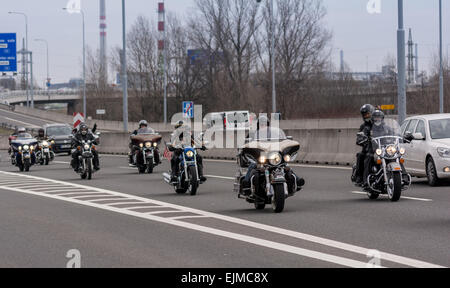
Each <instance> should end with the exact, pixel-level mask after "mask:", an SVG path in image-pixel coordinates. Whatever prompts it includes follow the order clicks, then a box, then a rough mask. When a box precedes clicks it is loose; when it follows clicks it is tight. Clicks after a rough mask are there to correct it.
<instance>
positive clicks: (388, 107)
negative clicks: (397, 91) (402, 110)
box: [381, 105, 395, 111]
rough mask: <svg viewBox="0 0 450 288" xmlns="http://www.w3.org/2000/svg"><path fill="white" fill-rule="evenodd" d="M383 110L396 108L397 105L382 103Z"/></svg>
mask: <svg viewBox="0 0 450 288" xmlns="http://www.w3.org/2000/svg"><path fill="white" fill-rule="evenodd" d="M381 110H385V111H387V110H395V105H381Z"/></svg>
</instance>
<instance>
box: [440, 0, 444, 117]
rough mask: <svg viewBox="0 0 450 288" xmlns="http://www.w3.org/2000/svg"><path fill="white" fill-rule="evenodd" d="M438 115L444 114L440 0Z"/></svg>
mask: <svg viewBox="0 0 450 288" xmlns="http://www.w3.org/2000/svg"><path fill="white" fill-rule="evenodd" d="M439 66H440V67H439V113H441V114H442V113H444V63H443V58H442V0H439Z"/></svg>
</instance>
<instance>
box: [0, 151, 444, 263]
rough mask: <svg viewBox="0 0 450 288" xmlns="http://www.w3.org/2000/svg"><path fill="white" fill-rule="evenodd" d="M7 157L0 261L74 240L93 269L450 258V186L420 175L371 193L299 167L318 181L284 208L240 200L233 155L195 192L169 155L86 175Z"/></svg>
mask: <svg viewBox="0 0 450 288" xmlns="http://www.w3.org/2000/svg"><path fill="white" fill-rule="evenodd" d="M1 156H2V162H1V163H0V223H1V224H0V230H1V231H0V233H1V234H0V235H2V236H1V237H2V241H0V267H65V265H66V263H67V261H69V259H68V258H67V257H66V254H67V251H69V250H71V249H77V250H78V251H80V254H81V266H82V267H201V268H202V267H207V268H211V267H217V268H221V267H225V268H226V267H230V268H236V267H239V268H247V267H257V268H259V267H261V268H262V267H275V268H276V267H284V268H291V267H294V268H295V267H366V265H367V263H368V262H369V261H372V263H377V264H378V263H379V264H380V266H383V267H430V266H431V267H434V266H435V265H440V266H446V267H449V266H450V241H449V239H450V209H449V206H450V189H449V186H450V185H448V184H447V185H446V186H443V187H438V188H430V187H428V186H427V185H426V183H425V181H420V180H415V183H414V185H413V186H412V187H411V190H409V191H407V192H405V193H404V196H405V197H408V198H402V200H401V201H400V202H398V203H391V202H389V201H388V200H387V199H386V198H382V199H379V200H376V201H371V200H368V198H367V197H366V196H365V195H361V194H357V193H355V192H358V189H356V188H355V187H354V186H353V185H352V184H351V183H350V181H349V177H350V173H351V171H350V170H349V169H348V168H345V167H321V166H295V167H294V169H295V171H296V172H297V173H298V174H299V175H301V176H302V177H304V178H305V179H306V182H307V184H306V186H305V188H304V190H302V191H301V192H299V193H298V194H297V195H296V196H294V197H292V198H289V199H288V200H287V204H286V209H285V211H284V212H283V213H282V214H274V213H272V211H271V209H270V208H266V210H264V211H257V210H255V209H254V208H253V206H252V205H251V204H248V203H246V202H245V201H244V200H241V199H237V196H236V195H235V194H234V193H233V192H232V188H233V181H232V178H233V176H234V174H235V168H236V167H235V164H233V163H231V162H223V161H222V162H220V161H207V162H205V171H206V174H208V175H209V176H208V181H207V182H206V183H205V184H204V185H202V186H201V187H200V189H199V193H198V195H197V196H194V197H193V196H188V195H177V194H175V192H174V191H173V189H172V188H171V187H170V186H168V185H167V184H166V183H165V182H164V181H163V179H162V175H161V173H163V172H165V171H166V170H167V169H168V163H164V164H163V165H162V166H160V167H157V168H156V170H155V173H154V174H152V175H139V174H138V173H137V170H136V169H131V168H129V167H127V160H126V158H125V157H119V156H106V155H105V156H102V159H101V163H102V170H101V171H100V172H99V173H97V174H95V175H94V179H93V180H91V181H82V180H81V179H80V178H79V177H78V175H77V174H75V173H74V172H73V171H72V170H70V169H69V157H57V159H56V161H55V162H53V163H52V164H51V165H50V166H48V167H37V166H34V167H32V168H31V172H30V173H18V169H17V168H16V167H12V166H11V165H10V164H9V163H8V161H7V158H6V156H7V155H5V153H4V152H3V153H2V155H1ZM48 179H51V180H48ZM372 249H374V250H377V251H379V252H376V251H370V250H372ZM378 253H380V254H378ZM368 255H369V256H368ZM372 255H374V256H375V257H377V256H380V258H381V260H380V262H377V261H376V259H374V258H373V257H374V256H372ZM374 261H375V262H374Z"/></svg>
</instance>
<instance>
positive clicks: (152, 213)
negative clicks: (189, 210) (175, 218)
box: [145, 210, 186, 215]
mask: <svg viewBox="0 0 450 288" xmlns="http://www.w3.org/2000/svg"><path fill="white" fill-rule="evenodd" d="M168 213H186V211H178V210H164V211H155V212H145V214H148V215H158V214H168Z"/></svg>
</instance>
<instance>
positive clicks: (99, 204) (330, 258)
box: [0, 171, 441, 268]
mask: <svg viewBox="0 0 450 288" xmlns="http://www.w3.org/2000/svg"><path fill="white" fill-rule="evenodd" d="M0 176H11V177H13V176H15V177H19V178H20V179H22V180H23V182H26V181H35V180H40V181H42V182H43V183H53V184H61V189H63V188H67V189H74V188H78V189H80V190H84V191H85V192H86V193H89V192H91V193H92V192H93V191H94V192H102V193H105V195H108V196H100V199H105V200H100V199H99V197H96V198H97V200H86V199H82V200H80V199H73V198H69V197H64V196H60V195H52V194H48V193H47V194H46V193H44V192H36V191H33V190H32V189H31V190H30V189H21V188H16V187H11V186H8V185H3V184H0V189H3V190H9V191H15V192H20V193H25V194H30V195H37V196H42V197H46V198H50V199H56V200H61V201H65V202H70V203H75V204H79V205H84V206H88V207H93V208H97V209H102V210H107V211H111V212H116V213H119V214H123V215H129V216H134V217H138V218H143V219H147V220H151V221H155V222H161V223H165V224H169V225H173V226H177V227H181V228H185V229H191V230H195V231H199V232H203V233H208V234H211V235H215V236H220V237H225V238H229V239H234V240H238V241H243V242H247V243H251V244H254V245H257V246H262V247H268V248H271V249H275V250H278V251H283V252H286V253H290V254H295V255H299V256H303V257H308V258H313V259H317V260H321V261H325V262H329V263H334V264H338V265H341V266H348V267H361V268H363V267H366V263H364V262H361V261H358V260H354V259H350V258H345V257H340V256H336V255H331V254H327V253H322V252H318V251H315V250H309V249H303V248H301V247H297V246H292V245H287V244H282V243H278V242H273V241H269V240H266V239H262V238H256V237H252V236H249V235H244V234H239V233H233V232H229V231H224V230H220V229H216V228H212V227H209V226H203V225H199V224H193V223H190V222H186V221H182V219H181V218H180V219H173V217H172V218H170V217H162V216H161V215H163V214H164V213H169V214H172V213H191V214H193V216H199V217H200V216H201V217H202V218H211V219H215V220H222V221H226V222H229V223H234V224H238V225H242V226H247V227H251V228H253V229H259V230H261V231H266V232H271V233H275V234H278V235H284V236H288V237H292V238H297V239H300V240H305V241H308V242H311V243H315V244H319V245H322V246H327V247H331V248H337V249H340V250H342V251H347V252H352V253H355V254H359V255H363V256H366V255H367V253H368V252H369V251H371V250H370V249H367V248H363V247H358V246H355V245H351V244H346V243H342V242H338V241H334V240H330V239H325V238H320V237H316V236H313V235H308V234H304V233H300V232H296V231H292V230H287V229H282V228H278V227H274V226H269V225H265V224H261V223H257V222H251V221H247V220H243V219H239V218H234V217H230V216H225V215H221V214H216V213H211V212H206V211H202V210H197V209H193V208H189V207H184V206H180V205H175V204H171V203H165V202H161V201H157V200H152V199H147V198H142V197H138V196H134V195H128V194H124V193H119V192H115V191H110V190H105V189H100V188H95V187H89V186H83V185H79V184H74V183H68V182H63V181H58V180H51V179H46V178H41V177H35V176H28V175H22V174H16V173H9V172H2V171H0ZM111 196H112V197H118V198H123V199H124V200H118V199H116V200H107V199H110V198H109V197H111ZM102 197H103V198H102ZM127 203H128V204H129V203H136V204H137V205H141V204H146V203H149V204H155V205H159V206H160V207H159V208H161V209H165V210H163V211H164V213H161V212H162V211H161V212H160V211H158V212H160V213H158V214H155V215H152V214H150V213H153V212H147V213H145V212H144V213H142V212H137V211H133V210H131V209H129V208H118V207H115V206H113V205H120V204H127ZM146 208H148V207H146ZM167 209H173V210H174V211H168V210H167ZM155 212H156V211H155ZM180 217H181V215H180ZM183 217H184V215H183ZM380 256H381V258H382V259H383V260H384V261H387V262H394V263H398V264H402V265H406V266H411V267H423V268H432V267H433V268H435V267H441V266H439V265H435V264H432V263H428V262H424V261H420V260H416V259H411V258H407V257H403V256H399V255H395V254H391V253H385V252H380Z"/></svg>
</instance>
